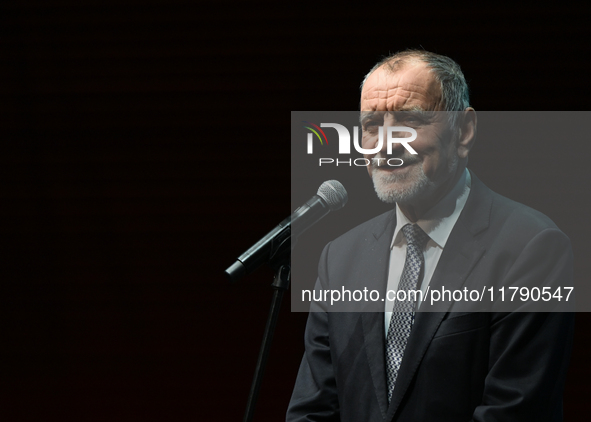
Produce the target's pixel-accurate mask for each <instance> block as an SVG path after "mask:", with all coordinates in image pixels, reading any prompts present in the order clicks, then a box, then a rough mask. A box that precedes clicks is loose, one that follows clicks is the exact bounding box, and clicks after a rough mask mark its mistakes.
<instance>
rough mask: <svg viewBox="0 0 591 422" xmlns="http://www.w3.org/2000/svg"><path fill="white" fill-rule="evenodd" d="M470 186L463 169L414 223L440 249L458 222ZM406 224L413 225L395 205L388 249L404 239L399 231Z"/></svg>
mask: <svg viewBox="0 0 591 422" xmlns="http://www.w3.org/2000/svg"><path fill="white" fill-rule="evenodd" d="M471 184H472V181H471V177H470V172H469V171H468V169H464V172H463V173H462V176H461V177H460V179H459V180H458V182H457V183H456V184H455V186H454V187H453V189H452V190H450V191H449V192H448V193H447V195H445V196H444V197H443V198H442V199H441V200H440V201H439V202H438V203H437V204H436V205H435V206H434V207H433V208H431V209H430V210H429V211H427V212H426V213H425V215H424V216H423V217H422V218H421V219H420V220H418V221H417V222H416V224H418V226H419V227H420V228H421V229H423V231H424V232H425V233H427V235H428V236H429V238H430V239H431V240H433V242H435V244H437V246H439V247H440V248H442V249H443V248H444V247H445V243H446V242H447V239H448V238H449V235H450V233H451V231H452V229H453V227H454V225H455V224H456V222H457V221H458V218H459V217H460V213H461V212H462V210H463V209H464V205H466V201H467V200H468V194H469V193H470V186H471ZM406 224H413V223H412V222H411V221H409V219H408V218H406V216H405V215H404V213H403V212H402V211H401V210H400V208H399V207H398V205H396V228H395V229H394V237H393V238H392V245H391V247H390V248H393V247H394V246H395V245H399V244H401V242H402V241H403V238H404V236H403V234H402V233H401V229H402V227H404V226H405V225H406Z"/></svg>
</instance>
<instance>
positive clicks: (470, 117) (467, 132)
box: [458, 107, 477, 159]
mask: <svg viewBox="0 0 591 422" xmlns="http://www.w3.org/2000/svg"><path fill="white" fill-rule="evenodd" d="M458 117H459V119H458V120H459V123H460V137H459V139H458V157H460V158H462V159H464V158H468V154H469V153H470V150H471V149H472V146H473V145H474V141H475V140H476V123H477V122H476V110H474V109H473V108H472V107H468V108H466V110H464V111H462V112H461V113H460V116H458Z"/></svg>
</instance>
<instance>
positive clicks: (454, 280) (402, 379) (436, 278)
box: [382, 173, 492, 420]
mask: <svg viewBox="0 0 591 422" xmlns="http://www.w3.org/2000/svg"><path fill="white" fill-rule="evenodd" d="M491 205H492V197H491V195H490V193H489V191H488V189H487V188H486V187H485V186H484V185H483V184H482V182H480V180H478V179H477V178H476V176H475V175H474V174H473V173H472V187H471V191H470V196H469V197H468V201H467V202H466V205H465V207H464V210H463V211H462V214H461V215H460V218H459V219H458V221H457V223H456V225H455V226H454V228H453V230H452V232H451V234H450V237H449V239H448V241H447V244H446V246H445V249H444V251H443V253H442V255H441V258H440V259H439V262H438V264H437V267H436V269H435V272H434V274H433V277H432V278H431V281H430V283H429V286H430V288H431V289H440V288H441V287H442V286H445V288H446V289H448V290H455V289H460V288H461V287H462V285H463V284H464V282H465V281H466V278H467V276H468V274H469V273H470V272H471V271H472V268H473V267H474V266H475V265H476V263H477V262H478V261H479V259H480V258H481V256H482V254H483V253H484V250H485V249H484V246H483V245H481V244H479V242H478V240H477V237H476V235H477V234H478V233H480V232H481V231H483V230H485V229H486V228H487V227H488V224H489V220H490V210H491ZM450 306H451V304H449V303H444V302H439V303H435V304H434V305H433V306H430V305H429V303H427V302H424V303H423V304H422V305H421V312H417V314H416V317H415V321H414V325H413V329H412V332H411V334H410V337H409V339H408V343H407V346H406V350H405V352H404V358H403V360H402V364H401V365H400V369H399V372H398V377H397V380H396V387H395V388H394V392H393V394H392V400H391V402H390V406H389V408H388V413H387V418H386V420H391V419H392V418H393V417H394V415H395V413H396V411H397V409H398V407H399V405H400V403H401V402H402V399H403V397H404V395H405V393H406V391H407V390H408V386H409V385H410V383H411V381H412V379H413V377H414V375H415V373H416V371H417V369H418V367H419V365H420V363H421V360H422V359H423V356H424V355H425V352H426V351H427V349H428V347H429V345H430V343H431V341H432V339H433V337H434V335H435V333H436V332H437V329H438V328H439V325H440V324H441V321H442V320H443V317H444V316H445V314H446V312H447V311H448V310H449V307H450ZM382 318H383V316H382ZM382 336H383V330H382ZM382 347H383V346H382ZM382 350H383V349H382ZM382 354H383V353H382ZM384 365H385V364H384ZM384 371H385V369H384ZM384 373H385V372H384ZM383 376H384V378H385V375H383ZM384 383H385V381H384Z"/></svg>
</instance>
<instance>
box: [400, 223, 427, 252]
mask: <svg viewBox="0 0 591 422" xmlns="http://www.w3.org/2000/svg"><path fill="white" fill-rule="evenodd" d="M402 233H404V237H406V242H407V243H408V244H409V245H414V246H416V247H418V248H420V249H423V247H424V246H425V244H426V243H427V240H428V239H429V236H428V235H427V233H425V232H424V231H423V229H421V228H420V227H419V226H418V225H417V224H407V225H405V226H404V227H402Z"/></svg>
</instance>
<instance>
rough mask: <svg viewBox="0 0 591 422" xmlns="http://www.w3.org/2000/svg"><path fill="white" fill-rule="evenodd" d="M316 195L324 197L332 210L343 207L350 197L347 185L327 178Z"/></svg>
mask: <svg viewBox="0 0 591 422" xmlns="http://www.w3.org/2000/svg"><path fill="white" fill-rule="evenodd" d="M316 195H318V196H319V197H321V198H322V199H324V201H325V202H326V203H327V204H328V207H329V208H330V210H331V211H336V210H339V209H341V208H343V207H344V206H345V204H346V203H347V200H348V199H349V197H348V195H347V191H346V190H345V187H344V186H343V185H342V184H341V182H339V181H338V180H327V181H326V182H324V183H323V184H321V185H320V187H319V188H318V192H317V193H316Z"/></svg>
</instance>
